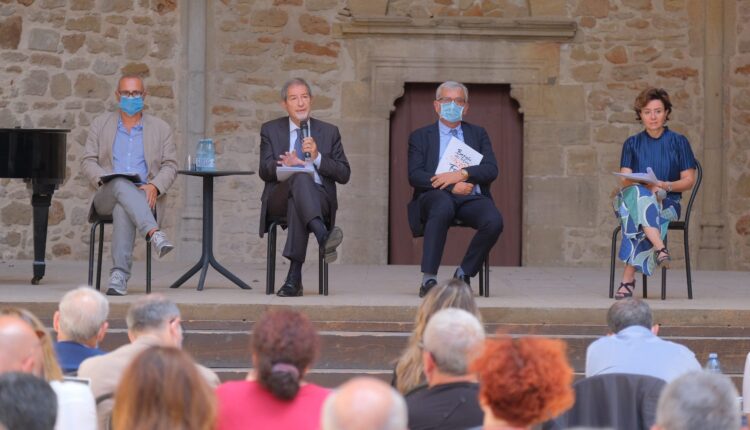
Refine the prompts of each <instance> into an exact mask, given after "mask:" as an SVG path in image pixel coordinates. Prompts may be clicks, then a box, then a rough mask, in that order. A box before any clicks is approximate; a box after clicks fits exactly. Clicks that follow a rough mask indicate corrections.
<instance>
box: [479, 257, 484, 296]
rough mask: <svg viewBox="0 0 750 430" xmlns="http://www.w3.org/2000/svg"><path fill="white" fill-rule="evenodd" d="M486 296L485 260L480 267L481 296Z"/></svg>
mask: <svg viewBox="0 0 750 430" xmlns="http://www.w3.org/2000/svg"><path fill="white" fill-rule="evenodd" d="M482 296H484V262H482V268H481V269H479V297H482Z"/></svg>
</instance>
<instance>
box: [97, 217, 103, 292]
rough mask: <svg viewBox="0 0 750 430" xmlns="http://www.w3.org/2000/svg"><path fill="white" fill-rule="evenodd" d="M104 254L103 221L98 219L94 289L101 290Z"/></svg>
mask: <svg viewBox="0 0 750 430" xmlns="http://www.w3.org/2000/svg"><path fill="white" fill-rule="evenodd" d="M103 254H104V223H103V222H101V221H99V257H98V258H99V260H97V262H96V290H97V291H101V283H102V255H103Z"/></svg>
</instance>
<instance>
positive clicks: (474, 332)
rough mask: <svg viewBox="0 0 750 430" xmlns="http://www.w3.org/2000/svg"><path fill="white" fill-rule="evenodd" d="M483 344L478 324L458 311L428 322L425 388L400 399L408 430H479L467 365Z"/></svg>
mask: <svg viewBox="0 0 750 430" xmlns="http://www.w3.org/2000/svg"><path fill="white" fill-rule="evenodd" d="M483 342H484V328H483V327H482V324H481V323H480V322H479V320H478V319H477V317H475V316H474V315H472V314H471V313H469V312H466V311H465V310H463V309H458V308H447V309H443V310H441V311H439V312H437V313H435V315H433V316H432V317H431V318H430V320H429V322H428V323H427V326H426V327H425V330H424V335H423V340H422V343H423V349H422V365H423V368H424V374H425V379H426V380H427V386H422V387H419V388H416V389H415V390H413V391H411V392H410V393H408V394H407V395H406V405H407V407H408V409H409V428H410V429H411V430H422V429H433V430H441V429H444V430H450V429H459V428H469V427H475V426H480V425H482V422H483V421H484V413H483V412H482V408H481V407H480V406H479V384H478V383H477V378H476V375H474V374H473V373H470V372H469V364H470V363H471V360H472V359H473V358H474V356H475V353H476V352H477V351H478V349H479V348H480V347H481V345H482V343H483Z"/></svg>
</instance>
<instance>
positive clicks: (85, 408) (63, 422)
mask: <svg viewBox="0 0 750 430" xmlns="http://www.w3.org/2000/svg"><path fill="white" fill-rule="evenodd" d="M0 314H2V315H6V316H11V317H17V318H19V319H20V320H22V321H23V322H24V323H25V324H28V326H29V327H31V329H32V332H33V333H34V335H35V336H36V337H37V341H36V344H37V345H39V346H38V347H37V348H39V350H40V355H39V359H40V360H41V362H40V365H39V366H38V367H37V369H38V370H39V373H37V372H28V373H32V374H33V375H34V376H38V377H41V378H44V379H45V380H46V381H47V382H48V383H49V385H50V387H52V390H54V392H55V394H56V395H57V423H56V424H55V429H56V430H68V429H70V430H96V405H95V404H94V396H93V395H92V394H91V389H89V387H88V386H86V385H84V384H81V383H78V382H71V381H63V377H62V370H60V365H59V364H57V359H56V357H55V349H54V347H53V346H52V337H51V336H50V334H49V332H48V331H47V328H46V327H44V324H42V322H41V321H39V318H37V317H36V316H35V315H34V314H32V313H31V312H29V311H27V310H26V309H21V308H5V309H3V310H2V311H0ZM17 370H21V369H17Z"/></svg>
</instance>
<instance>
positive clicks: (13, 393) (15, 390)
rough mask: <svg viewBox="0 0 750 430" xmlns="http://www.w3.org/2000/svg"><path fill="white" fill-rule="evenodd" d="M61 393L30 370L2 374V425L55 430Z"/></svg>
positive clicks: (15, 429) (12, 428)
mask: <svg viewBox="0 0 750 430" xmlns="http://www.w3.org/2000/svg"><path fill="white" fill-rule="evenodd" d="M56 419H57V396H56V395H55V392H54V391H53V390H52V387H50V386H49V384H48V383H47V382H46V381H44V380H43V379H40V378H37V377H36V376H34V375H30V374H28V373H16V372H10V373H5V374H2V375H0V424H2V425H4V426H5V428H7V429H8V430H52V429H53V428H54V427H55V420H56Z"/></svg>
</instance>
